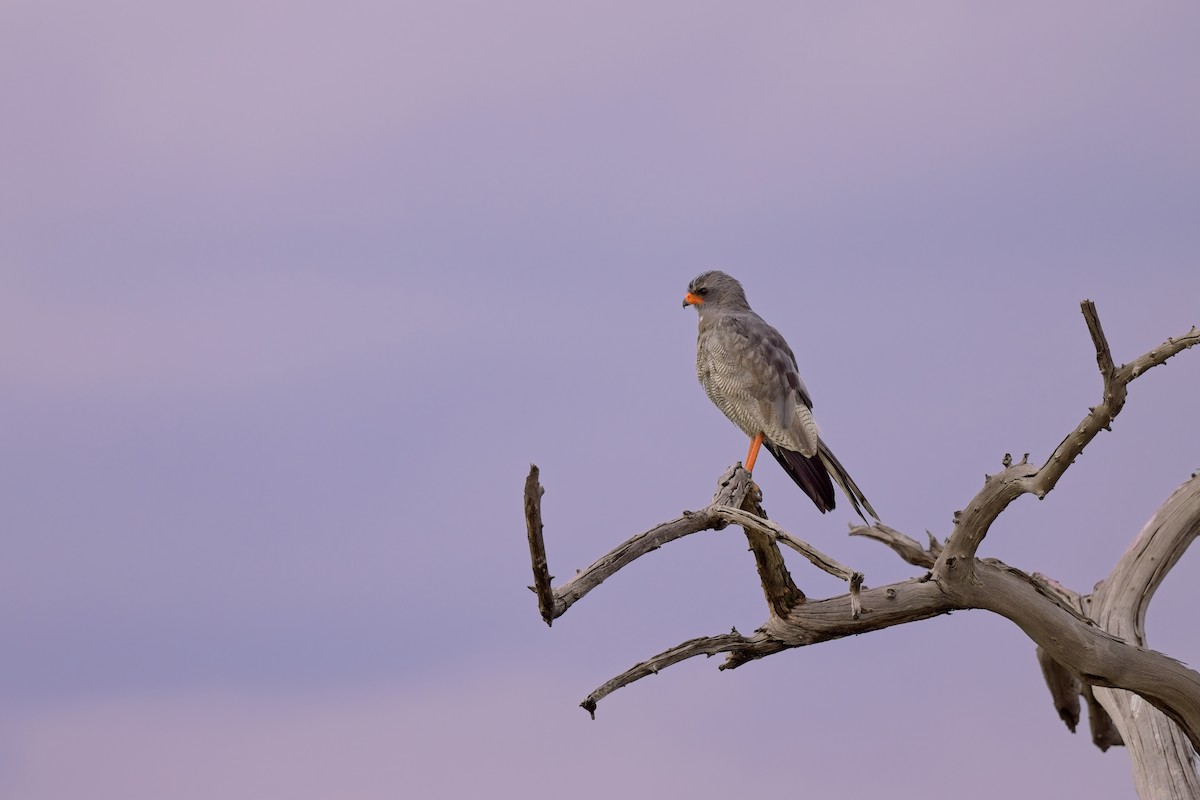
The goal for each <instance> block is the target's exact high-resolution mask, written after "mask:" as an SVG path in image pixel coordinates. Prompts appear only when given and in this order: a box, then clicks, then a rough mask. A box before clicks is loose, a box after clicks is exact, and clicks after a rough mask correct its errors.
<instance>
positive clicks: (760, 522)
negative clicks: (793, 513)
mask: <svg viewBox="0 0 1200 800" xmlns="http://www.w3.org/2000/svg"><path fill="white" fill-rule="evenodd" d="M713 513H714V514H716V516H717V517H719V518H721V519H723V520H725V521H726V522H732V523H733V524H734V525H741V526H742V527H743V528H753V529H755V530H757V531H760V532H762V533H764V534H766V535H767V536H770V537H771V538H772V539H774V540H775V541H777V542H782V543H783V544H786V545H787V546H788V547H790V548H792V549H793V550H795V551H796V552H797V553H799V554H800V555H802V556H804V557H805V558H807V559H808V560H809V561H810V562H812V564H813V566H815V567H817V568H819V569H821V570H823V571H825V572H828V573H829V574H830V575H833V576H834V577H835V578H841V579H842V580H844V581H849V580H850V578H851V577H853V576H854V574H855V573H854V570H852V569H850V568H849V567H847V566H845V565H844V564H841V563H839V562H838V561H837V560H836V559H833V558H830V557H829V556H827V555H825V554H824V553H822V552H821V551H820V550H818V549H817V548H815V547H813V546H812V545H811V544H809V543H808V542H804V541H801V540H800V539H797V538H796V537H795V536H792V535H791V534H790V533H788V532H787V531H785V530H784V529H783V528H781V527H779V526H778V525H776V524H775V523H774V522H772V521H771V520H769V519H763V518H761V517H756V516H754V515H753V514H748V513H747V512H745V511H743V510H741V509H740V508H729V507H728V506H724V507H718V508H714V509H713Z"/></svg>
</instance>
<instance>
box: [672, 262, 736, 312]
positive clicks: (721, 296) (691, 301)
mask: <svg viewBox="0 0 1200 800" xmlns="http://www.w3.org/2000/svg"><path fill="white" fill-rule="evenodd" d="M688 306H695V307H696V310H697V311H701V312H703V311H704V310H705V309H706V308H740V309H748V308H750V304H749V303H747V302H746V292H745V291H743V290H742V285H741V284H740V283H738V282H737V281H736V280H735V279H734V278H732V277H730V276H729V275H726V274H725V273H724V272H720V271H718V270H711V271H709V272H704V273H701V274H700V275H697V276H696V277H695V278H692V282H691V283H689V284H688V289H687V294H685V295H684V296H683V307H684V308H687V307H688Z"/></svg>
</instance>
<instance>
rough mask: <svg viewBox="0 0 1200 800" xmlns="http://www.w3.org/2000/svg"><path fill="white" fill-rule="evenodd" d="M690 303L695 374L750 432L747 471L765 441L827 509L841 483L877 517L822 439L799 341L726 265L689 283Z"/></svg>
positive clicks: (710, 394) (686, 300)
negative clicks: (750, 298)
mask: <svg viewBox="0 0 1200 800" xmlns="http://www.w3.org/2000/svg"><path fill="white" fill-rule="evenodd" d="M688 306H693V307H695V309H696V311H697V312H698V315H699V318H700V332H699V335H698V336H697V338H696V377H698V378H699V379H700V385H701V386H703V387H704V391H705V393H706V394H707V395H708V397H709V399H710V400H712V401H713V403H714V404H715V405H716V406H717V408H719V409H721V411H722V412H723V413H724V414H725V416H726V417H728V418H729V420H730V421H731V422H733V424H734V425H736V426H738V427H739V428H741V430H742V432H743V433H745V434H746V435H747V436H749V437H750V451H749V453H748V454H747V455H746V461H745V469H746V471H747V472H751V473H753V471H754V463H755V461H756V460H757V458H758V452H759V448H760V447H762V446H766V448H767V450H768V451H769V452H770V453H771V455H773V456H775V460H776V461H778V462H779V465H780V466H781V467H783V471H784V472H786V473H787V474H788V475H789V476H790V477H791V479H792V480H793V481H795V482H796V485H798V486H799V487H800V488H801V489H803V490H804V493H805V494H807V495H808V496H809V498H811V499H812V501H813V504H814V505H815V506H816V507H817V508H818V509H819V510H820V512H821V513H822V514H824V513H825V512H827V511H832V510H833V508H834V506H835V496H834V491H833V483H834V482H836V483H837V484H838V486H840V487H841V488H842V492H843V493H844V494H845V495H846V497H847V498H848V499H849V500H850V505H852V506H853V507H854V510H855V511H857V512H858V515H859V516H860V517H862V518H863V521H864V522H867V518H866V516H865V515H864V514H863V509H866V511H867V513H869V514H870V515H871V516H872V517H874V518H875V519H876V520H877V521H878V520H879V515H878V514H877V513H875V509H874V508H872V507H871V504H870V503H869V502H868V501H867V498H866V497H865V496H864V495H863V493H862V490H861V489H859V488H858V484H856V483H855V482H854V480H853V479H852V478H851V477H850V475H849V474H848V473H847V472H846V469H845V467H843V466H842V464H841V462H840V461H838V460H837V458H836V457H835V456H834V455H833V453H832V452H831V451H830V449H829V446H828V445H826V444H825V442H824V440H822V439H821V432H820V430H819V429H818V428H817V423H816V420H814V419H813V414H812V407H813V403H812V396H811V395H810V394H809V393H808V389H807V387H805V385H804V381H803V380H801V378H800V371H799V368H798V367H797V365H796V356H795V355H794V354H793V353H792V348H791V347H789V346H788V343H787V341H786V340H785V339H784V338H783V336H782V335H781V334H780V333H779V331H777V330H775V328H773V327H771V326H770V325H769V324H767V322H766V320H764V319H763V318H762V317H760V316H759V315H758V314H756V313H755V312H754V311H753V310H752V309H751V308H750V303H749V302H747V300H746V292H745V290H744V289H742V284H741V283H739V282H738V281H737V280H736V279H734V278H733V277H732V276H730V275H727V274H725V273H724V272H721V271H719V270H710V271H708V272H704V273H702V274H700V275H697V276H696V277H695V278H694V279H693V280H692V281H691V283H689V284H688V288H687V294H685V295H684V297H683V307H684V308H687V307H688Z"/></svg>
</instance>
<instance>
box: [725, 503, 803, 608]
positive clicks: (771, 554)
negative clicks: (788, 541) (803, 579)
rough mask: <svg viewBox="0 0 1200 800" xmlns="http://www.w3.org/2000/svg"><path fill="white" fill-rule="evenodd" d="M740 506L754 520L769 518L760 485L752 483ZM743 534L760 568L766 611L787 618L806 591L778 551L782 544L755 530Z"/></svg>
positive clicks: (747, 530)
mask: <svg viewBox="0 0 1200 800" xmlns="http://www.w3.org/2000/svg"><path fill="white" fill-rule="evenodd" d="M741 507H742V510H743V511H745V512H747V513H749V514H752V515H754V516H755V517H758V518H760V519H766V518H767V512H766V509H764V508H763V507H762V491H761V490H760V489H759V488H758V486H757V484H751V486H750V491H749V492H747V493H746V498H745V500H743V501H742V506H741ZM742 531H743V532H744V533H745V534H746V542H747V543H748V544H749V545H750V552H751V553H753V554H754V565H755V567H756V568H757V569H758V580H759V583H761V584H762V590H763V596H764V597H765V598H766V600H767V608H769V609H770V610H771V615H772V616H775V617H782V616H786V615H787V613H788V612H789V611H791V610H792V608H793V607H794V606H795V605H796V604H797V603H803V602H804V600H805V597H804V592H802V591H800V587H799V586H797V585H796V582H795V581H794V580H793V579H792V574H791V573H790V572H788V568H787V564H786V562H784V560H783V553H781V552H779V545H778V544H776V542H775V540H774V539H773V538H772V537H770V536H768V535H767V534H765V533H763V532H762V531H760V530H758V529H757V528H754V527H749V528H742Z"/></svg>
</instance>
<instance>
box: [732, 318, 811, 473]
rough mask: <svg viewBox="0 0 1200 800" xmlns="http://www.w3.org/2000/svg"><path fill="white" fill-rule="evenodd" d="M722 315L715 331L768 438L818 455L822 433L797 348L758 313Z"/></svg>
mask: <svg viewBox="0 0 1200 800" xmlns="http://www.w3.org/2000/svg"><path fill="white" fill-rule="evenodd" d="M723 316H724V319H722V320H720V321H718V324H717V326H716V330H714V333H715V334H717V335H718V336H719V337H720V338H721V339H722V341H723V345H724V348H725V350H726V353H727V359H728V361H729V362H730V369H731V370H732V371H733V372H734V373H736V378H735V379H736V380H737V381H738V382H739V383H740V384H741V386H742V388H743V393H744V395H745V396H746V399H747V400H748V401H752V402H754V403H755V404H756V405H757V406H758V408H757V409H756V411H757V414H755V416H757V417H759V418H760V419H761V423H762V425H761V430H762V432H763V434H764V435H765V436H766V438H767V439H768V440H770V441H772V442H774V443H775V444H777V445H780V446H781V447H785V448H787V449H789V450H795V451H797V452H799V453H803V454H804V455H806V456H810V457H811V456H813V455H815V454H816V452H817V447H818V445H819V442H820V438H819V436H820V432H819V430H818V429H817V424H816V422H815V421H814V420H813V416H812V398H811V397H810V396H809V394H808V388H807V387H805V385H804V381H803V380H801V379H800V372H799V370H798V369H797V367H796V356H795V355H793V353H792V348H790V347H788V343H787V342H786V341H785V340H784V338H783V336H782V335H781V334H780V333H779V331H777V330H775V329H774V328H773V327H771V326H770V325H768V324H767V323H766V321H765V320H763V319H762V317H760V316H758V315H757V314H755V313H753V312H750V313H740V314H727V315H723ZM723 410H724V409H723ZM726 413H727V414H729V412H728V411H726ZM735 421H736V420H735Z"/></svg>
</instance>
